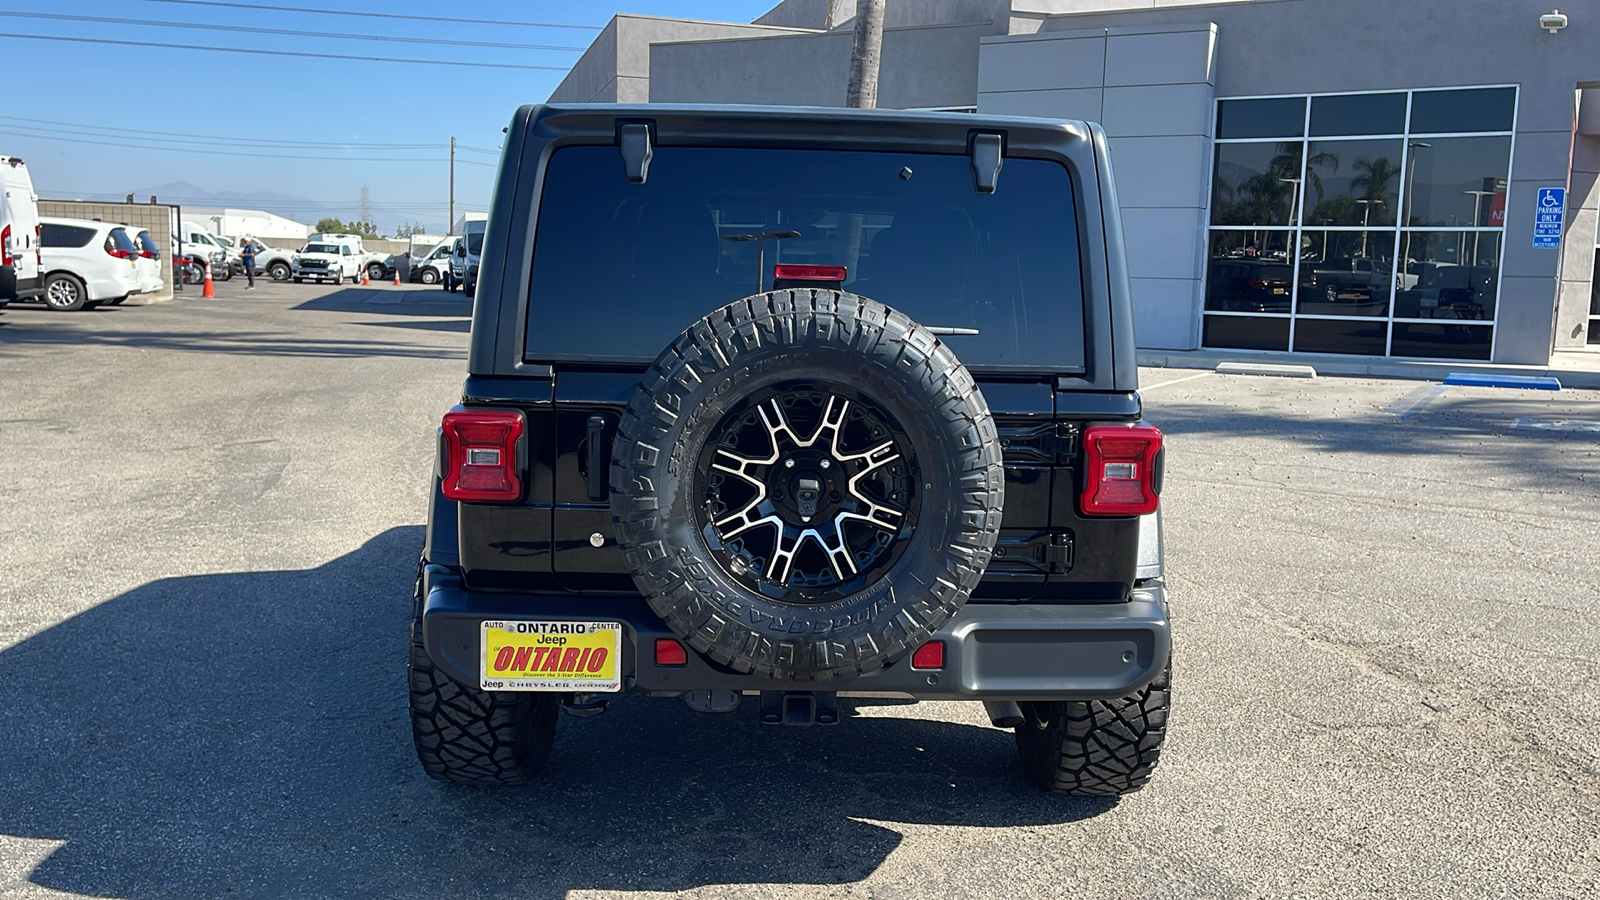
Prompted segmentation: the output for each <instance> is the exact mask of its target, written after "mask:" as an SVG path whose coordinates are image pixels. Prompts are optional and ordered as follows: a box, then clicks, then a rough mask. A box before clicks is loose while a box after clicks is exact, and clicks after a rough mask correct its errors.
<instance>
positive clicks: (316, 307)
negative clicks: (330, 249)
mask: <svg viewBox="0 0 1600 900" xmlns="http://www.w3.org/2000/svg"><path fill="white" fill-rule="evenodd" d="M290 309H293V310H303V311H307V312H368V313H381V314H382V315H393V316H461V317H467V316H471V315H472V298H471V297H468V296H466V295H465V294H461V293H459V292H458V293H451V292H450V291H447V290H444V289H443V288H437V289H433V290H399V291H393V290H387V289H385V288H383V287H347V288H343V289H341V290H337V291H331V292H329V293H326V294H323V295H321V296H319V297H313V298H312V299H310V300H307V301H305V302H304V303H300V304H297V305H295V306H292V307H290Z"/></svg>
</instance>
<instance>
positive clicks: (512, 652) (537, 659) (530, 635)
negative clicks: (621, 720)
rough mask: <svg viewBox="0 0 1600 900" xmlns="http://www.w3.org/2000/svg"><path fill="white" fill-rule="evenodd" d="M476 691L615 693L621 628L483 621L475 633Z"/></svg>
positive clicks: (608, 623) (602, 624) (608, 624)
mask: <svg viewBox="0 0 1600 900" xmlns="http://www.w3.org/2000/svg"><path fill="white" fill-rule="evenodd" d="M602 651H603V652H602ZM597 661H598V662H597ZM563 668H565V669H566V670H565V671H563ZM478 686H479V688H480V689H482V690H485V691H538V692H559V693H579V694H614V693H617V692H619V691H621V690H622V623H621V622H613V621H594V620H579V619H491V620H487V621H485V622H483V623H482V624H481V627H480V630H479V641H478Z"/></svg>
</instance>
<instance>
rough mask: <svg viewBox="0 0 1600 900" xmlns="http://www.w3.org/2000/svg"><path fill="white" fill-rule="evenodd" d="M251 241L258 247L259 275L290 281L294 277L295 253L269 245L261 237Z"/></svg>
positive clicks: (257, 269)
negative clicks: (262, 241)
mask: <svg viewBox="0 0 1600 900" xmlns="http://www.w3.org/2000/svg"><path fill="white" fill-rule="evenodd" d="M250 243H251V244H252V245H254V246H255V248H256V274H257V275H265V276H267V277H268V278H271V279H272V280H273V281H288V280H289V279H290V278H292V277H294V263H293V262H292V260H293V258H294V254H293V253H291V252H289V251H288V250H280V249H278V248H277V247H269V246H267V245H266V244H263V243H261V241H260V239H259V238H251V239H250Z"/></svg>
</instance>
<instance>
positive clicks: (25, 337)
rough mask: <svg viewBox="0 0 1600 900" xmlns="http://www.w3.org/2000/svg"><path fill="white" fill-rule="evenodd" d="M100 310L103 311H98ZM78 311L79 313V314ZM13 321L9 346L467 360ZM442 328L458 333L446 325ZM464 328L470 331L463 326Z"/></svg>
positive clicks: (454, 353) (236, 335)
mask: <svg viewBox="0 0 1600 900" xmlns="http://www.w3.org/2000/svg"><path fill="white" fill-rule="evenodd" d="M96 312H98V310H96ZM74 315H76V314H74ZM0 322H3V323H5V324H6V325H7V327H6V331H5V342H4V343H0V354H3V353H5V352H6V348H7V347H8V346H20V345H22V344H61V345H71V346H86V345H87V346H101V347H133V348H142V349H151V350H178V351H184V352H191V353H232V354H238V355H241V356H289V357H315V358H347V359H358V358H363V357H374V356H388V357H400V358H405V359H466V358H467V354H466V351H465V350H451V349H444V348H440V347H428V346H419V345H417V344H410V343H401V342H398V341H361V340H347V339H341V338H336V337H328V338H300V337H290V336H287V335H286V334H285V333H284V332H281V331H222V330H195V331H130V332H125V333H123V332H96V331H87V330H83V329H81V328H61V327H57V325H56V324H55V323H52V322H49V321H37V320H26V319H22V318H17V319H12V320H6V319H0ZM437 330H443V331H455V330H457V329H455V328H447V327H441V328H439V329H437ZM461 330H462V331H463V332H464V331H465V329H461Z"/></svg>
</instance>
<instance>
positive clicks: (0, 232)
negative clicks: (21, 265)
mask: <svg viewBox="0 0 1600 900" xmlns="http://www.w3.org/2000/svg"><path fill="white" fill-rule="evenodd" d="M12 265H16V263H15V262H14V261H13V260H12V259H11V226H10V225H7V226H6V227H4V228H0V266H12Z"/></svg>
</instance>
